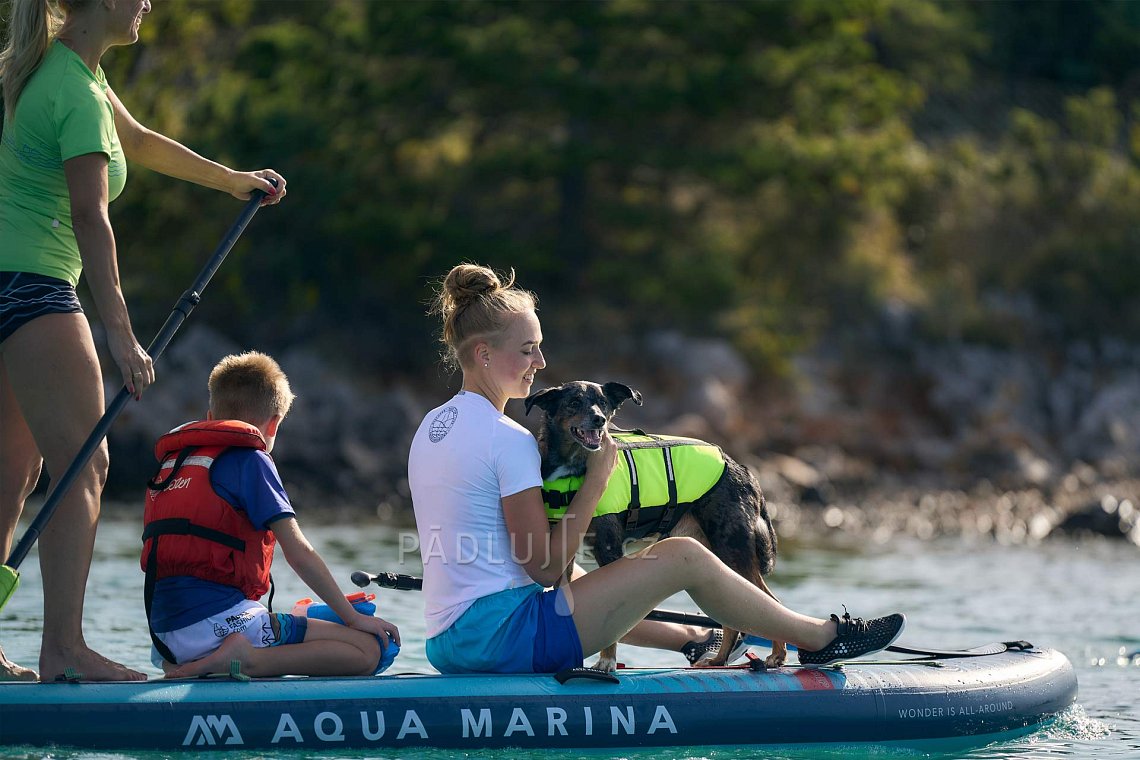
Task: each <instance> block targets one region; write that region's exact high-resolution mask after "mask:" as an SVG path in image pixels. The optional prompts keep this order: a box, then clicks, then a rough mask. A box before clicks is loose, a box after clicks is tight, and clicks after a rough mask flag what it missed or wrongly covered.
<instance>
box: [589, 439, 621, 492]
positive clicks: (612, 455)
mask: <svg viewBox="0 0 1140 760" xmlns="http://www.w3.org/2000/svg"><path fill="white" fill-rule="evenodd" d="M616 466H617V444H616V443H614V439H613V437H611V436H610V431H608V430H603V431H602V446H601V448H599V449H598V450H597V451H591V452H590V453H589V454H587V455H586V479H587V480H590V479H594V478H600V479H601V483H600V484H601V486H602V487H603V488H604V487H605V485H606V484H607V483H609V482H610V475H611V474H612V473H613V471H614V467H616Z"/></svg>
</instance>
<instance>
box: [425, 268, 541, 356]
mask: <svg viewBox="0 0 1140 760" xmlns="http://www.w3.org/2000/svg"><path fill="white" fill-rule="evenodd" d="M504 277H505V279H506V282H504V281H503V278H500V276H499V275H498V274H496V273H495V271H494V270H493V269H491V268H490V267H485V266H480V265H479V264H459V265H457V266H454V267H452V268H451V271H450V272H448V273H447V276H445V277H444V278H443V282H441V283H440V285H439V289H438V292H437V293H436V297H435V300H434V301H433V302H432V306H431V309H430V311H429V312H428V313H429V314H438V315H439V317H440V319H441V320H442V322H443V331H442V334H441V335H440V340H441V341H442V342H443V344H444V346H446V351H445V353H444V356H443V359H444V363H445V364H447V365H448V366H450V367H455V366H456V365H462V362H461V361H460V357H462V356H463V352H464V351H465V350H466V349H467V348H468V347H469V346H470V345H471V344H472V343H473V342H475V341H477V340H480V339H484V340H488V341H489V342H491V343H492V344H495V345H497V341H498V338H499V336H500V334H501V333H502V332H503V330H504V329H505V328H506V327H507V324H508V322H509V320H510V318H511V317H513V316H514V315H516V314H523V313H525V312H528V311H534V310H535V309H536V308H537V307H538V297H537V296H535V295H534V293H531V292H530V291H529V290H523V289H522V288H519V287H515V270H514V269H511V271H510V273H509V274H507V275H505V276H504Z"/></svg>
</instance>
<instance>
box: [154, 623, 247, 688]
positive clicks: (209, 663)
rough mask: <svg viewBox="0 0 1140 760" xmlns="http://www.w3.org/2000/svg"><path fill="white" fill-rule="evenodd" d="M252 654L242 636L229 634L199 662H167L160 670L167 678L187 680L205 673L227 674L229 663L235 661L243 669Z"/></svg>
mask: <svg viewBox="0 0 1140 760" xmlns="http://www.w3.org/2000/svg"><path fill="white" fill-rule="evenodd" d="M252 652H253V644H250V643H249V640H248V639H246V637H245V636H244V635H243V634H240V633H231V634H230V635H229V636H227V637H226V639H225V641H223V642H222V645H221V646H220V647H218V648H217V649H215V650H214V651H213V652H211V653H210V654H208V655H206V656H205V657H203V658H202V659H200V660H193V661H192V662H185V663H182V664H181V665H173V664H171V663H168V662H164V663H163V664H162V670H163V672H164V673H166V677H167V678H189V677H193V676H201V675H206V674H207V673H229V672H230V663H231V662H233V661H234V660H237V661H238V662H240V663H241V665H242V667H243V668H246V667H248V665H249V655H250V653H252Z"/></svg>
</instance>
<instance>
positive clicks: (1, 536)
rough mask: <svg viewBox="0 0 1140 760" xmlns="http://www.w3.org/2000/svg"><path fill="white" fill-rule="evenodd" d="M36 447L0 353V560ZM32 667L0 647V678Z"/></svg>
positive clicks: (30, 677) (32, 472)
mask: <svg viewBox="0 0 1140 760" xmlns="http://www.w3.org/2000/svg"><path fill="white" fill-rule="evenodd" d="M42 462H43V460H42V459H41V458H40V451H39V449H37V448H36V442H35V439H34V438H32V431H30V430H28V425H27V423H26V422H24V415H23V414H21V412H20V407H19V405H18V404H17V403H16V397H15V396H13V395H12V388H11V385H10V384H9V383H8V373H7V371H6V370H5V369H4V357H3V354H2V353H0V562H2V561H6V560H7V559H8V554H9V553H10V552H11V551H12V545H13V543H14V542H15V540H16V525H17V524H18V523H19V521H20V514H21V513H22V512H23V511H24V501H25V500H27V498H28V496H30V495H31V493H32V491H33V490H35V487H36V482H37V481H39V478H40V465H41V464H42ZM38 678H39V675H38V674H37V673H36V671H34V670H32V669H31V668H25V667H23V666H21V665H17V664H16V663H14V662H12V661H11V660H9V659H8V658H7V657H6V656H5V655H4V650H3V649H0V681H35V680H37V679H38Z"/></svg>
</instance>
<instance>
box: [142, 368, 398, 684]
mask: <svg viewBox="0 0 1140 760" xmlns="http://www.w3.org/2000/svg"><path fill="white" fill-rule="evenodd" d="M209 389H210V411H209V414H208V415H207V418H206V420H205V421H200V422H190V423H187V424H185V425H182V426H180V427H177V428H175V429H174V430H172V431H171V432H170V433H167V434H166V435H164V436H163V437H162V438H161V439H159V441H158V445H157V446H156V447H155V455H156V456H157V457H158V460H159V462H161V466H160V468H159V471H158V473H157V474H156V475H155V477H154V480H152V481H151V482H150V483H149V486H150V487H149V489H148V490H147V494H146V510H145V513H144V529H143V552H142V567H143V570H144V572H146V584H145V592H144V596H145V601H146V609H147V619H148V621H149V623H150V629H151V640H152V641H153V642H154V645H155V648H156V649H157V650H158V652H159V653H160V654H161V655H162V657H163V658H164V660H165V662H164V663H163V670H164V671H165V672H166V675H167V677H170V678H175V677H183V676H197V675H202V674H205V673H227V672H229V670H230V663H231V662H233V661H234V660H237V661H238V662H240V663H241V668H242V672H244V673H245V674H246V675H250V676H277V675H287V674H289V675H312V676H318V675H322V676H323V675H370V674H372V673H374V672H377V671H378V665H379V662H380V660H381V653H382V650H381V640H382V641H384V642H385V646H387V642H388V641H389V636H391V639H392V641H394V642H395V643H396V644H397V645H399V642H400V638H399V631H398V630H397V629H396V626H394V625H392V624H391V623H388V622H387V621H385V620H382V619H380V618H377V617H373V616H370V615H363V614H361V613H358V612H357V611H356V610H354V609H353V607H352V605H351V604H350V603H349V602H348V601H347V600H346V599H345V598H344V595H343V594H342V593H341V591H340V589H339V588H338V587H337V584H336V581H334V580H333V577H332V574H331V573H330V572H329V569H328V567H327V566H326V565H325V563H324V561H323V560H322V559H321V557H320V555H318V554H317V552H316V550H314V549H313V547H312V545H311V544H310V543H309V542H308V540H306V538H305V536H304V534H303V533H301V528H300V527H299V526H298V525H297V519H296V516H295V514H294V512H293V507H292V505H291V504H290V503H289V497H288V495H287V494H286V493H285V488H284V486H283V485H282V484H281V478H280V477H279V476H278V474H277V468H276V467H275V466H274V464H273V460H272V459H271V458H270V457H269V452H270V451H272V450H273V443H274V441H275V439H276V436H277V429H278V427H279V426H280V424H281V421H282V420H283V419H284V418H285V415H286V414H287V413H288V411H289V407H290V406H291V405H292V403H293V392H292V390H291V389H290V388H289V380H288V379H287V378H286V377H285V373H284V372H282V371H281V367H280V366H278V364H277V362H275V361H274V360H273V359H271V358H270V357H268V356H266V355H265V354H261V353H257V352H253V351H250V352H247V353H243V354H235V355H231V356H227V357H225V358H223V359H222V360H221V361H220V362H218V364H217V366H215V367H214V369H213V371H212V372H211V373H210V380H209ZM275 540H276V542H280V544H281V549H282V550H283V552H284V554H285V559H286V561H287V562H288V563H289V565H290V567H292V568H293V570H294V571H296V573H297V575H298V576H300V578H301V580H303V581H304V582H305V583H306V584H307V585H308V587H309V588H310V589H312V591H313V592H314V593H315V594H316V595H317V596H318V597H320V598H321V599H322V600H324V601H325V602H326V603H327V604H328V605H329V607H330V608H331V609H332V611H333V612H335V613H336V614H337V615H338V616H339V617H340V619H341V620H343V621H345V622H346V625H339V624H337V623H332V622H328V621H324V620H309V619H308V618H305V617H299V616H295V615H291V614H287V613H271V612H270V611H269V610H267V609H266V608H265V607H264V606H262V605H261V604H260V603H259V602H257V601H256V600H257V599H259V598H260V597H261V596H262V595H263V594H265V592H266V591H267V590H268V589H269V568H270V565H271V564H272V562H273V546H274V543H275ZM378 637H379V638H378Z"/></svg>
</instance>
